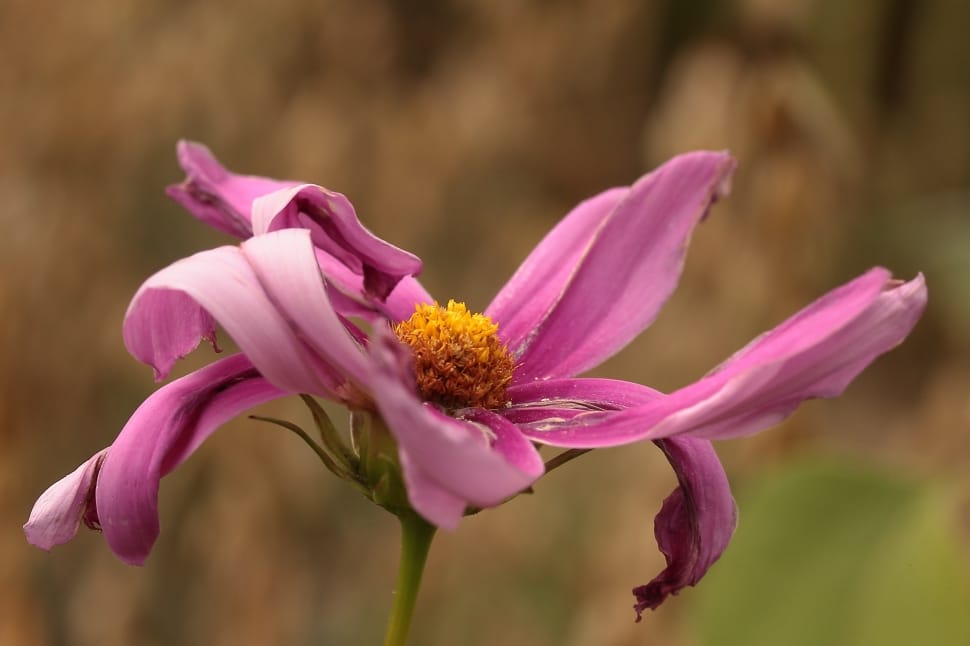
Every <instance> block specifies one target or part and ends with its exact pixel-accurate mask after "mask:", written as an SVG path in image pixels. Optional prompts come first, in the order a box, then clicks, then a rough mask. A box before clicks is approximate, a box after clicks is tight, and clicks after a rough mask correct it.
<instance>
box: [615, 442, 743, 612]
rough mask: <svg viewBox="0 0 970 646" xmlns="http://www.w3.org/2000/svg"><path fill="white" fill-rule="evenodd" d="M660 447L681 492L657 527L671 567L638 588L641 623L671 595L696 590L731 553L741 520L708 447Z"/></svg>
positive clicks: (666, 507) (707, 444)
mask: <svg viewBox="0 0 970 646" xmlns="http://www.w3.org/2000/svg"><path fill="white" fill-rule="evenodd" d="M657 446H659V447H660V449H661V450H662V451H663V452H664V455H666V456H667V459H668V460H669V461H670V464H671V466H673V468H674V471H675V472H676V473H677V480H678V482H679V486H678V487H677V488H676V489H674V491H673V493H671V494H670V496H668V497H667V499H666V500H665V501H664V504H663V507H662V508H661V510H660V513H659V514H657V518H656V519H655V521H654V533H655V534H656V537H657V544H658V545H659V546H660V551H661V552H663V554H664V556H665V557H666V559H667V567H666V568H665V569H664V570H663V572H661V573H660V574H658V575H657V576H656V577H654V579H653V580H652V581H650V583H647V584H646V585H641V586H639V587H637V588H634V590H633V594H634V595H635V596H636V598H637V602H636V604H635V605H634V606H633V608H634V610H636V613H637V621H640V613H642V612H643V611H644V610H646V609H647V608H650V609H655V608H656V607H657V606H659V605H660V604H661V603H662V602H663V600H664V599H666V598H667V596H668V595H671V594H676V593H677V592H678V591H679V590H680V589H681V588H684V587H686V586H688V585H696V584H697V582H698V581H700V580H701V577H703V576H704V573H705V572H707V570H708V568H710V567H711V565H712V564H713V563H714V562H715V561H716V560H717V559H718V558H719V557H720V556H721V554H722V553H723V552H724V550H725V549H726V548H727V546H728V543H729V542H730V541H731V536H732V535H733V534H734V529H735V527H736V526H737V520H738V513H737V506H736V505H735V503H734V498H733V497H732V496H731V487H730V485H729V484H728V480H727V475H726V474H725V473H724V468H723V467H722V466H721V462H720V460H718V458H717V454H716V453H715V452H714V447H713V446H711V443H710V442H708V441H706V440H697V439H693V438H686V437H683V438H670V439H666V440H660V441H658V442H657Z"/></svg>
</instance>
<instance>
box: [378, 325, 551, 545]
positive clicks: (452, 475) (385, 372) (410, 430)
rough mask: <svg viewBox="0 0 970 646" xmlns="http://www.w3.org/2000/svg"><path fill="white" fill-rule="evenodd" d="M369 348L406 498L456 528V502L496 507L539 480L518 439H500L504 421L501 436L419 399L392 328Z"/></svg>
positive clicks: (403, 350) (420, 510)
mask: <svg viewBox="0 0 970 646" xmlns="http://www.w3.org/2000/svg"><path fill="white" fill-rule="evenodd" d="M370 349H371V354H372V356H373V358H374V374H373V376H372V377H371V386H372V388H373V396H374V400H375V403H376V404H377V408H378V410H379V412H380V413H381V416H382V417H383V418H384V421H385V422H386V423H387V426H388V428H389V430H390V431H391V433H392V434H393V435H394V437H395V439H396V440H397V443H398V449H399V451H400V454H401V466H402V468H403V469H404V477H405V483H406V485H407V486H408V497H409V500H410V501H411V504H412V505H413V506H414V508H415V510H416V511H417V512H418V513H419V514H421V515H422V516H424V517H425V518H426V519H428V520H429V521H431V522H434V523H435V524H437V525H439V526H442V527H447V528H452V527H454V526H456V525H457V523H458V521H459V520H460V518H461V514H460V513H458V511H459V510H458V506H457V504H456V502H455V501H456V500H460V501H461V502H462V506H461V509H462V510H463V509H464V506H465V505H466V504H471V505H475V506H478V507H491V506H494V505H497V504H499V503H500V502H502V501H503V500H505V499H506V498H508V497H510V496H512V495H514V494H516V493H518V492H520V491H522V490H523V489H525V488H526V487H528V486H529V485H531V484H532V483H533V482H534V481H535V479H536V478H537V477H538V475H539V474H540V473H541V471H538V470H537V469H535V468H534V465H533V464H532V463H531V462H530V461H529V459H528V456H526V455H525V453H524V451H523V450H522V449H521V447H517V446H515V445H514V442H515V441H514V439H511V438H508V437H503V436H504V434H505V433H506V432H507V431H508V429H507V427H503V428H501V429H500V432H499V433H498V434H496V433H494V432H493V431H492V430H491V429H490V428H489V427H488V426H486V425H484V424H479V423H475V422H471V421H461V420H457V419H454V418H452V417H449V416H448V415H445V414H444V413H442V412H440V411H438V410H437V409H436V408H435V407H434V406H433V405H431V404H427V403H423V402H421V401H420V400H419V399H418V397H417V394H416V392H415V387H414V383H413V382H414V377H413V373H411V368H410V361H411V360H412V359H411V354H410V350H409V349H408V348H406V347H404V346H403V345H401V344H400V343H399V342H398V341H397V339H395V338H394V337H393V335H392V333H391V332H390V330H387V329H385V328H382V327H378V328H376V329H375V330H374V336H373V337H372V339H371V346H370ZM496 438H501V440H500V447H499V450H497V449H496V448H495V447H494V446H493V440H494V439H496ZM510 447H512V448H510ZM506 454H508V455H509V457H508V458H507V457H506ZM510 460H512V461H510ZM523 467H524V468H523Z"/></svg>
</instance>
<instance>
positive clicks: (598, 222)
mask: <svg viewBox="0 0 970 646" xmlns="http://www.w3.org/2000/svg"><path fill="white" fill-rule="evenodd" d="M628 192H629V189H628V188H627V187H623V188H613V189H610V190H608V191H604V192H602V193H600V194H599V195H596V196H594V197H591V198H589V199H588V200H585V201H583V202H580V203H579V205H577V206H576V208H574V209H573V210H572V211H570V212H569V213H568V214H567V215H566V217H564V218H563V219H562V220H561V221H560V222H559V224H557V225H556V226H555V227H553V229H552V230H551V231H550V232H549V233H547V234H546V237H545V238H543V239H542V241H541V242H540V243H539V244H538V245H537V246H536V248H535V249H533V250H532V253H530V254H529V257H528V258H526V259H525V261H524V262H523V263H522V264H521V265H520V266H519V268H518V269H517V270H516V271H515V273H514V274H513V275H512V277H511V278H510V279H509V281H508V282H507V283H505V286H504V287H502V289H501V290H500V291H499V293H498V294H496V295H495V298H494V299H492V302H491V304H490V305H489V306H488V308H487V309H486V310H485V314H486V315H488V316H489V317H491V319H492V320H493V321H498V322H500V325H499V335H500V336H501V337H502V340H503V341H504V342H505V343H506V345H508V346H509V347H510V348H519V347H520V346H523V345H524V344H526V343H527V342H528V337H529V335H530V334H531V333H532V332H533V331H534V330H535V326H536V324H537V323H538V322H539V321H541V320H542V319H543V318H544V316H545V315H546V313H547V312H548V311H549V310H550V309H551V308H552V307H553V306H554V305H555V303H556V301H557V299H558V298H559V297H560V296H561V293H562V290H563V288H564V287H565V286H566V284H567V283H568V282H569V279H570V277H571V276H572V274H573V271H574V270H575V268H576V265H577V264H578V263H579V261H580V260H581V259H582V257H583V254H584V252H585V251H586V250H587V247H589V245H590V242H591V241H592V240H593V239H594V238H595V236H596V233H597V231H598V230H599V228H600V226H602V224H603V222H604V221H605V220H606V219H607V218H608V217H609V216H610V215H611V214H612V213H613V209H614V208H615V207H616V205H617V204H618V203H619V202H620V201H621V200H622V199H623V198H624V197H625V196H626V195H627V193H628Z"/></svg>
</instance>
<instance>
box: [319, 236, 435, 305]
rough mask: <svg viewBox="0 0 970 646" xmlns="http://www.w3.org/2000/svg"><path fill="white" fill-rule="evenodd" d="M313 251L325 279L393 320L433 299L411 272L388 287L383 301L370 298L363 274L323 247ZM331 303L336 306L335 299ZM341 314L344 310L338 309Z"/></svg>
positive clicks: (349, 295)
mask: <svg viewBox="0 0 970 646" xmlns="http://www.w3.org/2000/svg"><path fill="white" fill-rule="evenodd" d="M315 253H316V256H317V264H318V265H319V266H320V271H321V272H322V273H323V275H324V276H326V278H327V282H328V283H330V284H332V285H334V286H335V287H336V288H337V289H339V290H340V291H342V292H344V293H345V294H347V295H348V297H350V298H352V299H355V300H361V299H363V300H364V301H366V302H365V303H364V304H365V305H366V307H367V308H368V309H369V310H371V311H374V309H375V308H377V310H378V313H380V314H381V315H382V316H383V317H384V318H386V319H389V320H390V321H391V322H393V323H397V322H399V321H403V320H407V319H408V318H409V317H410V316H411V315H412V314H414V309H415V306H416V305H419V304H423V303H432V302H434V299H433V298H431V295H430V294H428V292H427V290H425V288H424V287H423V286H422V285H421V283H420V282H418V280H417V279H416V278H414V277H413V276H404V277H403V278H402V279H401V281H400V282H399V283H398V284H397V285H396V286H395V287H394V289H393V290H391V293H390V294H388V296H387V299H386V300H385V301H384V302H383V303H381V302H374V301H373V299H367V298H366V293H365V290H364V277H363V276H361V275H360V274H355V273H354V272H352V271H351V270H350V269H348V268H347V266H346V265H344V264H343V263H341V262H340V261H338V260H337V259H336V258H334V257H333V256H331V255H330V254H328V253H327V252H325V251H323V250H322V249H319V248H316V249H315ZM334 306H335V307H336V303H335V304H334ZM338 311H340V308H338ZM341 314H345V313H344V312H341Z"/></svg>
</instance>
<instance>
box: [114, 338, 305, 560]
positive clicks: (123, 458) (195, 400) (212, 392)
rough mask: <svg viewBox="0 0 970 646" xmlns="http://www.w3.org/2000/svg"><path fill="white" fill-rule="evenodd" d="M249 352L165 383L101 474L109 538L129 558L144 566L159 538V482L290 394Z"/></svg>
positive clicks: (142, 409)
mask: <svg viewBox="0 0 970 646" xmlns="http://www.w3.org/2000/svg"><path fill="white" fill-rule="evenodd" d="M285 394H286V393H285V392H283V391H281V390H279V389H278V388H276V387H275V386H273V385H272V384H270V383H269V382H267V381H266V380H265V379H263V378H262V377H261V376H260V375H259V373H258V372H256V370H255V369H254V368H253V366H252V364H251V363H250V362H249V361H248V360H247V359H246V357H245V356H243V355H234V356H231V357H227V358H225V359H222V360H221V361H218V362H216V363H214V364H212V365H210V366H207V367H205V368H203V369H201V370H198V371H196V372H193V373H191V374H189V375H187V376H185V377H182V378H181V379H177V380H175V381H173V382H172V383H170V384H167V385H166V386H164V387H162V388H160V389H159V390H158V391H156V392H155V393H154V394H153V395H152V396H151V397H149V398H148V399H146V400H145V402H144V403H143V404H142V405H141V406H139V407H138V410H136V411H135V413H134V414H133V415H132V416H131V419H129V420H128V423H127V424H125V427H124V428H123V429H122V431H121V433H120V434H119V435H118V438H117V439H116V440H115V441H114V443H113V444H112V445H111V448H110V449H109V450H108V455H107V457H106V458H105V459H104V462H103V463H102V465H101V470H100V472H99V473H98V478H97V484H96V491H95V496H96V500H97V514H98V519H99V521H100V523H101V527H102V529H103V531H104V537H105V540H106V541H107V542H108V545H109V546H110V547H111V549H112V550H113V551H114V553H115V554H117V555H118V557H119V558H120V559H121V560H123V561H125V562H126V563H129V564H132V565H141V564H142V563H143V562H144V561H145V559H146V558H147V556H148V553H149V552H150V551H151V548H152V545H153V544H154V543H155V539H156V538H157V537H158V531H159V525H158V485H159V480H160V479H161V478H162V476H164V475H166V474H168V473H169V472H170V471H172V470H173V469H174V468H175V467H177V466H178V465H179V464H181V463H182V462H183V461H184V460H185V459H186V458H188V456H189V455H191V454H192V452H193V451H195V450H196V449H197V448H198V446H199V445H200V444H201V443H202V442H203V441H204V440H205V439H206V438H208V437H209V435H211V434H212V432H213V431H215V430H216V429H217V428H218V427H219V426H221V425H222V424H224V423H225V422H227V421H229V420H230V419H232V418H233V417H235V416H236V415H238V414H239V413H241V412H243V411H245V410H247V409H249V408H252V407H253V406H256V405H258V404H261V403H263V402H266V401H269V400H271V399H275V398H277V397H282V396H283V395H285Z"/></svg>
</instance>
